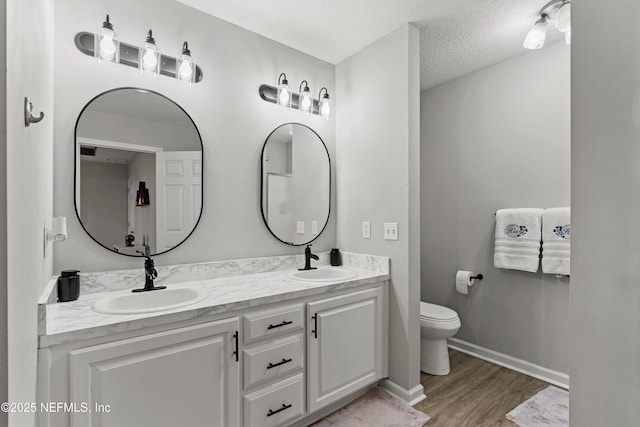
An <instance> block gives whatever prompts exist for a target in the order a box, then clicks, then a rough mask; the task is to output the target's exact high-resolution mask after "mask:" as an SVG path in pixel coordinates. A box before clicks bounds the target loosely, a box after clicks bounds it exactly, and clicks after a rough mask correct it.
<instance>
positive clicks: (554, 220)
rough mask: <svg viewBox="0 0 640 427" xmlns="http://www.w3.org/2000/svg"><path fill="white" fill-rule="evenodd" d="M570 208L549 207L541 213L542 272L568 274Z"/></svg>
mask: <svg viewBox="0 0 640 427" xmlns="http://www.w3.org/2000/svg"><path fill="white" fill-rule="evenodd" d="M570 248H571V209H570V208H551V209H546V210H545V211H544V212H543V213H542V272H543V273H549V274H564V275H567V276H568V275H569V272H570V265H569V254H570Z"/></svg>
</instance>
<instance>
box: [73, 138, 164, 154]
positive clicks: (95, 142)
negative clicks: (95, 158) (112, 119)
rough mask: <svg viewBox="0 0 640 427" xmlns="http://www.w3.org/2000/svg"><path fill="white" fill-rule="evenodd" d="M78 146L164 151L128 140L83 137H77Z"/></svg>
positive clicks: (153, 151) (147, 151) (151, 151)
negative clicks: (130, 142)
mask: <svg viewBox="0 0 640 427" xmlns="http://www.w3.org/2000/svg"><path fill="white" fill-rule="evenodd" d="M76 140H77V141H78V146H80V145H88V146H91V147H101V148H114V149H116V150H126V151H137V152H139V153H157V152H159V151H164V149H163V148H161V147H153V146H151V145H140V144H129V143H128V142H119V141H107V140H105V139H94V138H83V137H80V136H79V137H77V138H76Z"/></svg>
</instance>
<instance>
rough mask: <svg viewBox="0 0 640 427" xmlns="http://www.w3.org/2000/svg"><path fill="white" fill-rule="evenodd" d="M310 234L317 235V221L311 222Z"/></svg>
mask: <svg viewBox="0 0 640 427" xmlns="http://www.w3.org/2000/svg"><path fill="white" fill-rule="evenodd" d="M311 234H318V221H311Z"/></svg>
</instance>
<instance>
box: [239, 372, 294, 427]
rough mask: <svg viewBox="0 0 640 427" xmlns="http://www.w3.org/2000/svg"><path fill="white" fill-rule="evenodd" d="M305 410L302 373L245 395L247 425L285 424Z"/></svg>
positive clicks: (269, 426)
mask: <svg viewBox="0 0 640 427" xmlns="http://www.w3.org/2000/svg"><path fill="white" fill-rule="evenodd" d="M304 412H305V411H304V376H303V374H302V373H299V374H297V375H294V376H293V377H291V378H287V379H285V380H282V381H280V382H277V383H275V384H273V385H271V386H269V387H265V388H263V389H260V390H258V391H256V392H254V393H251V394H248V395H246V396H245V397H244V425H245V427H257V426H260V427H271V426H279V425H283V424H285V423H286V422H287V421H289V420H293V419H294V418H297V417H298V416H300V415H302V414H304Z"/></svg>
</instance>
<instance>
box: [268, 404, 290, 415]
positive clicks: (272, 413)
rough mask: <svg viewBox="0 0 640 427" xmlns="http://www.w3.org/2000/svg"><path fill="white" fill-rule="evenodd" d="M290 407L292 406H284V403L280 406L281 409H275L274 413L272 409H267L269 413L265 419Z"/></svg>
mask: <svg viewBox="0 0 640 427" xmlns="http://www.w3.org/2000/svg"><path fill="white" fill-rule="evenodd" d="M292 406H293V405H286V404H284V403H283V404H282V408H280V409H276V410H275V411H274V410H273V409H269V412H267V417H270V416H271V415H275V414H277V413H278V412H282V411H284V410H285V409H289V408H291V407H292Z"/></svg>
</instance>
